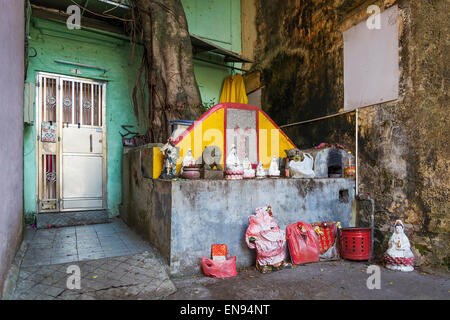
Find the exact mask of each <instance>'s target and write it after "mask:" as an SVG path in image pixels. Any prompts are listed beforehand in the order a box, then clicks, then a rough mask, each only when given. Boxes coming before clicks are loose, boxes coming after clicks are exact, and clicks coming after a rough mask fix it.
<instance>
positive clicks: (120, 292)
mask: <svg viewBox="0 0 450 320" xmlns="http://www.w3.org/2000/svg"><path fill="white" fill-rule="evenodd" d="M24 241H25V242H26V243H27V244H28V248H27V249H26V251H25V254H24V256H23V260H22V262H21V264H20V269H19V274H18V278H17V282H16V286H15V290H14V292H13V294H12V297H11V298H12V299H18V300H54V299H57V300H60V299H69V300H75V299H76V300H79V299H82V300H84V299H160V298H162V297H165V296H167V295H168V294H171V293H173V292H174V291H175V290H176V288H175V287H174V285H173V283H172V281H171V280H170V279H169V276H168V274H167V271H166V267H167V266H166V264H165V262H164V261H162V259H161V257H160V256H159V254H158V252H157V251H156V250H155V249H154V248H152V247H151V246H149V245H148V244H147V243H146V242H145V241H143V240H142V239H141V238H140V237H139V236H137V235H136V234H135V233H134V232H133V231H131V230H130V229H129V228H128V227H127V226H126V225H125V224H124V223H123V222H122V221H121V220H120V219H115V220H114V222H112V223H107V224H97V225H87V226H76V227H65V228H54V229H39V230H33V229H27V230H26V231H25V235H24ZM73 265H75V266H78V267H79V268H80V279H81V288H80V289H78V290H77V289H72V290H71V289H68V286H67V281H68V279H69V277H70V276H71V275H72V274H73V271H71V270H68V267H69V266H73Z"/></svg>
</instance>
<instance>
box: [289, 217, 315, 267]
mask: <svg viewBox="0 0 450 320" xmlns="http://www.w3.org/2000/svg"><path fill="white" fill-rule="evenodd" d="M286 238H287V241H288V246H289V252H290V253H291V260H292V263H293V264H304V263H309V262H318V261H319V252H320V247H319V238H318V237H317V234H316V232H315V231H314V229H313V228H312V226H311V225H310V224H308V223H305V222H296V223H293V224H291V225H289V226H288V227H287V228H286Z"/></svg>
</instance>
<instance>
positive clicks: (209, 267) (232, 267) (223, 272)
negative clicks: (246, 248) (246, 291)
mask: <svg viewBox="0 0 450 320" xmlns="http://www.w3.org/2000/svg"><path fill="white" fill-rule="evenodd" d="M202 268H203V272H204V273H205V274H206V275H207V276H211V277H214V278H230V277H235V276H237V271H236V257H229V258H227V259H226V260H225V261H214V260H211V259H208V258H205V257H203V258H202Z"/></svg>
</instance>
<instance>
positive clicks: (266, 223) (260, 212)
mask: <svg viewBox="0 0 450 320" xmlns="http://www.w3.org/2000/svg"><path fill="white" fill-rule="evenodd" d="M248 220H249V223H250V225H249V226H248V228H247V231H246V232H245V242H246V243H247V246H248V247H249V248H250V249H256V254H257V257H256V269H258V270H259V271H260V272H261V273H268V272H271V271H278V270H282V269H290V268H292V265H291V264H290V263H287V262H285V258H286V256H285V247H286V234H285V232H284V230H282V229H280V227H279V226H278V224H277V223H276V222H275V219H274V218H273V214H272V208H271V206H266V207H261V208H257V209H256V210H255V214H254V215H252V216H250V217H248Z"/></svg>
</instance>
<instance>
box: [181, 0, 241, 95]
mask: <svg viewBox="0 0 450 320" xmlns="http://www.w3.org/2000/svg"><path fill="white" fill-rule="evenodd" d="M182 3H183V6H184V11H185V13H186V18H187V20H188V26H189V32H190V33H192V34H195V35H197V36H200V37H202V38H204V39H206V40H208V41H211V42H213V43H215V44H217V45H219V46H221V47H222V48H225V49H227V50H231V51H233V52H236V53H240V52H241V50H242V44H241V1H240V0H182ZM205 58H206V59H208V57H207V56H205V55H202V59H205ZM212 60H213V61H216V62H220V59H217V60H215V59H212ZM236 67H238V68H239V67H240V64H236ZM194 70H195V77H196V79H197V83H198V86H199V88H200V93H201V95H202V100H203V102H204V103H209V102H210V101H211V99H214V101H215V103H216V104H217V103H218V102H219V97H220V93H221V90H222V84H223V80H224V79H225V77H227V76H228V75H230V74H231V72H230V69H229V68H223V67H220V66H214V65H212V64H209V63H204V62H200V61H195V63H194Z"/></svg>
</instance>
